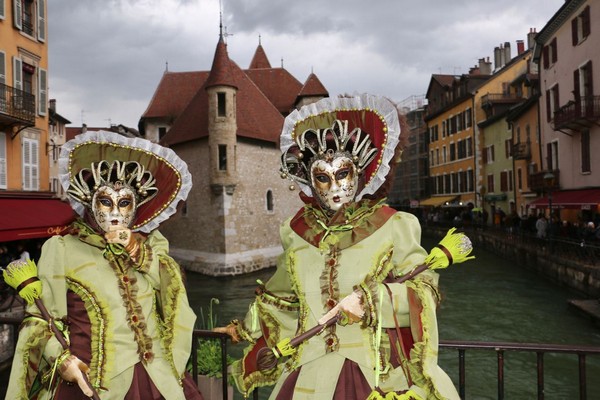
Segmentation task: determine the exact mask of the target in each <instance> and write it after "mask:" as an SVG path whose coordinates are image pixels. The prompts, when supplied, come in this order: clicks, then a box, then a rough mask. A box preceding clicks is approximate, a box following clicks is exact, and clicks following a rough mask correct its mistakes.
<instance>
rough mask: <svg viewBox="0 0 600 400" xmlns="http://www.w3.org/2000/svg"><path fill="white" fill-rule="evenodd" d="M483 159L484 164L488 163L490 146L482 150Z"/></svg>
mask: <svg viewBox="0 0 600 400" xmlns="http://www.w3.org/2000/svg"><path fill="white" fill-rule="evenodd" d="M481 161H482V163H483V164H487V162H488V148H487V147H486V148H484V149H483V151H482V152H481Z"/></svg>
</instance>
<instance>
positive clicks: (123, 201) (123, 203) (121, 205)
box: [119, 199, 131, 208]
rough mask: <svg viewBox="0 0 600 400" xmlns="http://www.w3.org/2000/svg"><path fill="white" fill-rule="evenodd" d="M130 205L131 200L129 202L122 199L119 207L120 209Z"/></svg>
mask: <svg viewBox="0 0 600 400" xmlns="http://www.w3.org/2000/svg"><path fill="white" fill-rule="evenodd" d="M130 204H131V200H129V199H121V200H119V207H120V208H124V207H128V206H129V205H130Z"/></svg>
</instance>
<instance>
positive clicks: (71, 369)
mask: <svg viewBox="0 0 600 400" xmlns="http://www.w3.org/2000/svg"><path fill="white" fill-rule="evenodd" d="M89 370H90V368H89V367H88V366H87V365H86V364H85V363H84V362H83V361H81V360H80V359H79V358H77V357H76V356H74V355H70V356H68V357H67V358H66V359H65V360H64V361H63V362H62V363H61V364H60V366H59V367H58V374H59V375H60V377H61V378H62V379H63V380H64V381H66V382H71V383H77V385H78V386H79V388H80V389H81V391H82V392H83V394H85V395H86V396H87V397H92V396H93V392H92V389H91V388H90V387H89V386H88V383H87V381H86V380H85V378H84V375H83V374H87V373H88V372H89Z"/></svg>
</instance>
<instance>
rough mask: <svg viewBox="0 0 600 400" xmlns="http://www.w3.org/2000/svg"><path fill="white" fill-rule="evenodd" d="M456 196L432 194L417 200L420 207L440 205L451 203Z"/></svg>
mask: <svg viewBox="0 0 600 400" xmlns="http://www.w3.org/2000/svg"><path fill="white" fill-rule="evenodd" d="M457 198H458V196H434V197H430V198H428V199H425V200H421V201H419V206H421V207H439V206H441V205H444V204H446V203H447V202H448V203H452V202H453V201H455V200H456V199H457Z"/></svg>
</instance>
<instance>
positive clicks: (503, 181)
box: [500, 171, 508, 192]
mask: <svg viewBox="0 0 600 400" xmlns="http://www.w3.org/2000/svg"><path fill="white" fill-rule="evenodd" d="M507 190H508V174H507V173H506V171H502V172H500V191H501V192H506V191H507Z"/></svg>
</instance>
